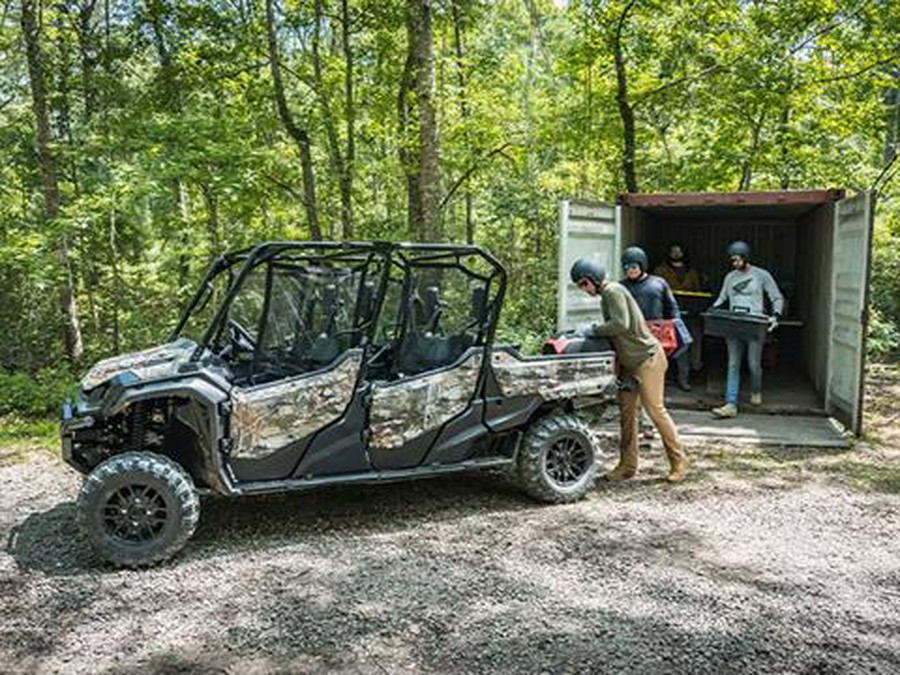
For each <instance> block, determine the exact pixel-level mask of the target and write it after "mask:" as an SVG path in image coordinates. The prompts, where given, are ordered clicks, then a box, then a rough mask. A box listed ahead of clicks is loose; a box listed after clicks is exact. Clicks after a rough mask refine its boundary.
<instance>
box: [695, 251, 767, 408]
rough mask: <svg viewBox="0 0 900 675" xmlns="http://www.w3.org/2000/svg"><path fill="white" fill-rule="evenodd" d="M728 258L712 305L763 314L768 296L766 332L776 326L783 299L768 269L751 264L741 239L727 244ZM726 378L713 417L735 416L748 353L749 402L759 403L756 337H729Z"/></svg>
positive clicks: (759, 357)
mask: <svg viewBox="0 0 900 675" xmlns="http://www.w3.org/2000/svg"><path fill="white" fill-rule="evenodd" d="M728 257H729V258H730V260H731V266H732V268H733V269H732V270H731V272H729V273H728V275H727V276H726V277H725V281H724V282H723V283H722V291H721V293H719V297H718V299H717V300H716V301H715V303H714V304H713V307H714V308H717V309H730V310H731V311H733V312H748V313H750V314H763V313H764V307H765V305H764V301H763V296H764V295H765V296H768V298H769V303H770V304H771V305H772V316H771V317H770V319H769V322H770V325H769V331H770V332H771V331H772V330H774V329H775V327H776V326H777V325H778V319H779V318H780V317H781V311H782V309H783V308H784V298H783V297H782V295H781V291H780V290H778V284H776V283H775V279H774V278H773V277H772V275H771V274H769V272H768V271H766V270H764V269H763V268H762V267H756V266H754V265H751V264H750V246H749V244H747V243H746V242H743V241H734V242H732V243H731V244H729V246H728ZM726 345H727V346H728V381H727V383H726V385H725V405H723V406H721V407H719V408H714V409H713V411H712V414H713V416H714V417H718V418H720V419H721V418H726V417H734V416H735V415H737V412H738V410H737V404H738V393H739V392H740V388H741V362H742V361H743V360H744V352H745V351H746V352H747V365H748V367H749V369H750V403H751V404H752V405H760V404H761V403H762V349H763V341H762V340H758V339H753V340H748V339H744V338H728V339H727V340H726Z"/></svg>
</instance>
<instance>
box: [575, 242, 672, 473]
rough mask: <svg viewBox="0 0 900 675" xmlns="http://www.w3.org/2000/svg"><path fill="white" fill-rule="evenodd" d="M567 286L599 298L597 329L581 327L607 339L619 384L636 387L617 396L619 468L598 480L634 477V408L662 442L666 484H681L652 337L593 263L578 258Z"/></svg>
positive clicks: (620, 290) (659, 353)
mask: <svg viewBox="0 0 900 675" xmlns="http://www.w3.org/2000/svg"><path fill="white" fill-rule="evenodd" d="M571 277H572V281H573V283H575V284H577V285H578V288H580V289H581V290H582V291H584V292H585V293H587V294H588V295H592V296H597V295H599V296H600V300H601V311H602V313H603V323H599V324H591V325H590V326H586V327H582V329H581V332H583V333H585V334H587V335H593V336H597V337H607V338H609V339H610V340H611V341H612V343H613V345H614V346H615V348H616V357H617V359H618V362H619V367H620V369H621V373H620V374H621V376H622V379H623V380H625V381H626V382H628V381H629V380H633V381H634V382H636V386H631V387H629V386H627V385H626V386H623V387H622V388H620V390H619V415H620V422H621V437H620V447H619V453H620V457H619V464H618V465H617V466H616V468H615V469H613V470H612V471H610V472H609V473H608V474H606V476H604V478H606V480H626V479H628V478H632V477H633V476H634V474H635V473H636V472H637V465H638V418H637V403H638V400H640V402H641V405H642V406H643V408H644V410H646V411H647V414H648V415H649V416H650V419H651V420H652V421H653V424H654V426H655V427H656V429H657V431H658V432H659V435H660V437H661V438H662V442H663V446H664V447H665V449H666V456H667V457H668V458H669V467H670V470H669V475H668V476H667V477H666V480H668V481H669V482H670V483H677V482H679V481H681V480H683V479H684V475H685V472H686V471H687V465H688V461H687V457H686V455H685V453H684V449H683V448H682V446H681V439H679V437H678V430H677V429H676V428H675V423H674V422H673V421H672V418H671V417H670V416H669V413H668V411H667V410H666V407H665V404H664V402H663V390H664V387H665V377H666V368H667V367H668V362H667V361H666V356H665V354H664V353H663V349H662V345H660V344H659V342H658V341H657V339H656V338H655V337H653V335H652V334H651V333H650V330H649V329H648V328H647V324H646V322H645V321H644V316H643V314H641V310H640V307H638V305H637V303H636V302H635V300H634V298H633V297H632V296H631V294H630V293H629V292H628V291H627V290H626V289H625V287H624V286H622V285H621V284H617V283H616V282H614V281H608V280H607V279H606V270H605V269H604V267H603V266H602V265H600V264H599V263H598V262H597V261H595V260H592V259H590V258H579V259H578V260H577V261H575V264H574V265H572V270H571Z"/></svg>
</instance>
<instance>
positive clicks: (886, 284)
mask: <svg viewBox="0 0 900 675" xmlns="http://www.w3.org/2000/svg"><path fill="white" fill-rule="evenodd" d="M896 202H897V200H896V199H894V200H891V199H890V198H888V199H886V200H885V201H884V203H883V204H882V205H881V207H880V213H879V218H878V219H877V221H876V227H875V240H874V242H873V245H872V281H871V286H870V305H871V315H870V317H869V336H868V340H869V341H868V348H869V353H870V354H871V355H873V356H876V357H886V356H891V355H893V356H896V355H898V354H900V208H898V204H897V203H896Z"/></svg>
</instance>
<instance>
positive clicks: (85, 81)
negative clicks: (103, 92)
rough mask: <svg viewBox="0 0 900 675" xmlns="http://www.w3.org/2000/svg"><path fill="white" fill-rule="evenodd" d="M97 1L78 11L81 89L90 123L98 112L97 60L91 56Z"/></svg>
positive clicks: (90, 1) (86, 116) (85, 118)
mask: <svg viewBox="0 0 900 675" xmlns="http://www.w3.org/2000/svg"><path fill="white" fill-rule="evenodd" d="M96 5H97V0H86V2H85V3H84V4H83V5H81V6H80V7H79V9H78V50H79V52H80V55H81V88H82V90H83V92H84V121H85V122H90V121H91V118H92V117H93V114H94V110H96V106H97V104H96V95H97V92H96V88H95V86H94V65H95V64H96V58H95V57H94V56H92V54H91V38H92V36H93V31H92V29H91V20H92V19H93V17H94V8H95V7H96Z"/></svg>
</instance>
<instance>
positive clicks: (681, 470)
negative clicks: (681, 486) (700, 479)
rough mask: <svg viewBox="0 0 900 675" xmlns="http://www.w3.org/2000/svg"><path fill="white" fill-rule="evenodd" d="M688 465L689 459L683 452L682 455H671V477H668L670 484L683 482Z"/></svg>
mask: <svg viewBox="0 0 900 675" xmlns="http://www.w3.org/2000/svg"><path fill="white" fill-rule="evenodd" d="M688 464H689V462H688V458H687V455H685V454H684V452H681V453H680V454H675V453H670V454H669V475H668V476H666V480H667V481H668V482H670V483H680V482H681V481H683V480H684V476H685V474H686V473H687V468H688Z"/></svg>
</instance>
